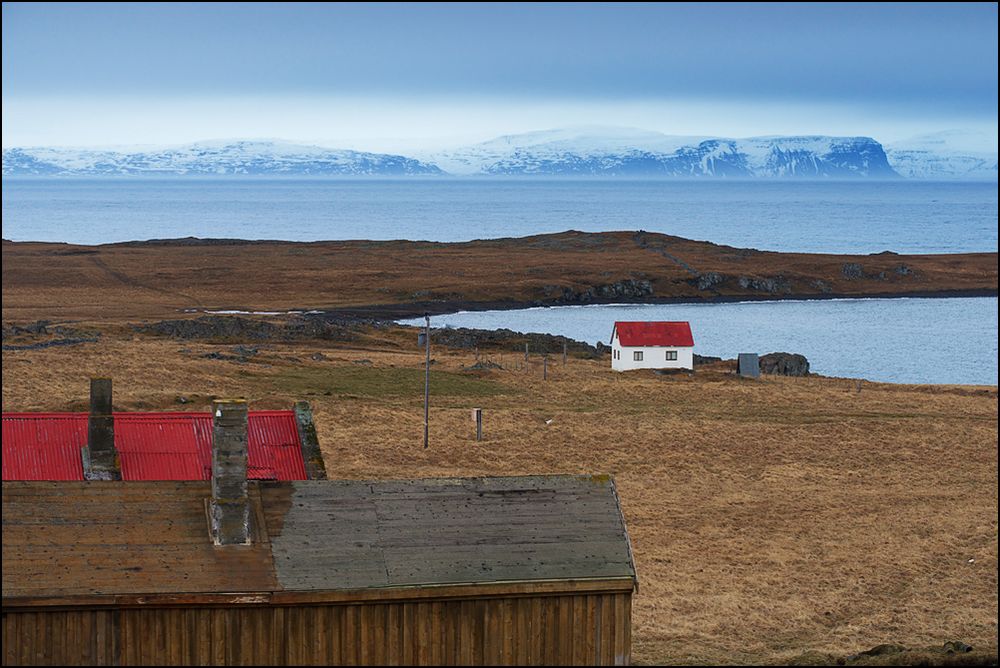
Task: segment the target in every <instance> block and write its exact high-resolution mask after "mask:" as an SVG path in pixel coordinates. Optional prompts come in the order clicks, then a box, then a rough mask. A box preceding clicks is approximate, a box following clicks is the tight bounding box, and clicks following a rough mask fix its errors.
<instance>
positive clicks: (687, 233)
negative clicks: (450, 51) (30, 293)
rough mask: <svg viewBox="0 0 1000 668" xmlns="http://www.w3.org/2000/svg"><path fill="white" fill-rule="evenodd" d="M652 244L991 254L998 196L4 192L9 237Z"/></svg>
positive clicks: (825, 188) (762, 186)
mask: <svg viewBox="0 0 1000 668" xmlns="http://www.w3.org/2000/svg"><path fill="white" fill-rule="evenodd" d="M568 229H575V230H582V231H587V232H597V231H607V230H638V229H642V230H647V231H652V232H665V233H668V234H675V235H678V236H682V237H687V238H691V239H705V240H708V241H714V242H717V243H722V244H728V245H731V246H739V247H747V248H760V249H768V250H780V251H813V252H830V253H877V252H880V251H884V250H892V251H896V252H898V253H945V252H949V253H950V252H964V251H996V250H997V185H996V184H995V183H921V182H912V181H911V182H907V181H899V182H864V181H862V182H843V181H827V182H787V181H786V182H761V181H742V182H741V181H688V180H683V181H652V180H648V181H629V180H606V179H589V180H555V179H541V180H537V179H536V180H519V179H517V180H502V179H501V180H498V179H482V180H481V179H412V180H393V179H387V180H336V179H326V180H318V179H314V180H302V179H239V178H216V179H198V178H174V179H163V180H148V179H100V180H98V179H4V180H3V237H4V238H5V239H13V240H16V241H28V240H32V241H66V242H70V243H77V244H100V243H107V242H114V241H128V240H136V239H150V238H160V239H162V238H171V237H187V236H194V237H228V238H241V239H284V240H290V241H316V240H323V239H426V240H432V241H466V240H469V239H480V238H494V237H518V236H527V235H531V234H540V233H544V232H561V231H563V230H568Z"/></svg>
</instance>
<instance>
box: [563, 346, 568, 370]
mask: <svg viewBox="0 0 1000 668" xmlns="http://www.w3.org/2000/svg"><path fill="white" fill-rule="evenodd" d="M567 347H568V346H567V344H566V342H565V341H563V366H566V349H567Z"/></svg>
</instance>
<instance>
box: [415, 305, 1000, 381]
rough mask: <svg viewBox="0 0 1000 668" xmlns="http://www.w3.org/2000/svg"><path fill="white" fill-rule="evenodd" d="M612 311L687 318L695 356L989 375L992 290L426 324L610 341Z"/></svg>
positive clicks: (893, 376) (917, 375)
mask: <svg viewBox="0 0 1000 668" xmlns="http://www.w3.org/2000/svg"><path fill="white" fill-rule="evenodd" d="M616 320H687V321H689V322H690V323H691V329H692V332H693V333H694V340H695V349H694V350H695V352H696V353H698V354H699V355H715V356H719V357H726V358H733V357H736V355H737V353H741V352H756V353H770V352H777V351H782V352H791V353H801V354H803V355H805V356H806V357H807V358H809V363H810V366H811V368H812V370H813V371H815V372H817V373H821V374H824V375H828V376H843V377H848V378H866V379H869V380H878V381H887V382H895V383H960V384H974V385H996V384H997V299H996V298H995V297H978V298H969V299H950V298H949V299H834V300H817V301H774V302H741V303H730V304H669V305H650V306H645V305H639V306H636V305H610V306H558V307H553V308H531V309H524V310H519V311H480V312H462V313H455V314H452V315H443V316H435V317H432V318H431V326H433V327H444V326H449V325H450V326H452V327H475V328H482V329H498V328H501V327H506V328H509V329H513V330H515V331H521V332H545V333H548V334H561V335H563V336H569V337H572V338H574V339H578V340H583V341H588V342H590V343H596V342H597V341H604V343H609V342H610V341H609V340H610V338H611V326H612V324H613V323H614V322H615V321H616ZM404 322H405V323H406V324H414V325H422V324H423V319H422V318H421V319H417V320H408V321H404Z"/></svg>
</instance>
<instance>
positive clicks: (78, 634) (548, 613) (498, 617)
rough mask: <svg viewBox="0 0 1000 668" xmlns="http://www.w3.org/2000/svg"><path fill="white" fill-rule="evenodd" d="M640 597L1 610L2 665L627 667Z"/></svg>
mask: <svg viewBox="0 0 1000 668" xmlns="http://www.w3.org/2000/svg"><path fill="white" fill-rule="evenodd" d="M631 599H632V597H631V593H623V592H618V593H579V594H572V595H552V596H507V597H497V598H478V599H477V598H464V599H418V600H411V601H389V602H369V603H360V604H342V605H304V606H240V607H216V608H208V607H173V608H152V607H134V608H120V609H110V610H98V611H94V610H68V611H66V610H51V609H50V610H46V611H43V612H6V611H5V612H4V615H3V646H4V665H61V664H65V665H95V664H110V663H116V664H119V665H154V664H160V665H162V664H172V665H255V664H256V665H268V664H272V665H324V664H325V665H498V664H500V665H504V664H505V665H627V664H628V662H629V658H630V655H631Z"/></svg>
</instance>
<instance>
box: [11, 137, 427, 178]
mask: <svg viewBox="0 0 1000 668" xmlns="http://www.w3.org/2000/svg"><path fill="white" fill-rule="evenodd" d="M440 173H441V170H440V169H438V168H437V167H435V166H434V165H428V164H425V163H422V162H420V161H419V160H414V159H413V158H407V157H404V156H401V155H387V154H381V153H363V152H359V151H342V150H333V149H327V148H322V147H319V146H306V145H300V144H289V143H282V142H274V141H214V142H199V143H196V144H189V145H186V146H179V147H175V148H168V149H160V150H145V151H111V150H91V149H67V148H23V149H21V148H17V149H4V151H3V174H4V176H19V175H41V174H46V175H51V174H62V175H88V176H111V175H127V174H134V175H147V176H157V175H159V176H166V175H179V174H189V175H190V174H194V175H198V174H201V175H210V174H256V175H297V176H307V175H344V176H375V175H391V176H399V175H411V174H440Z"/></svg>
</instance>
